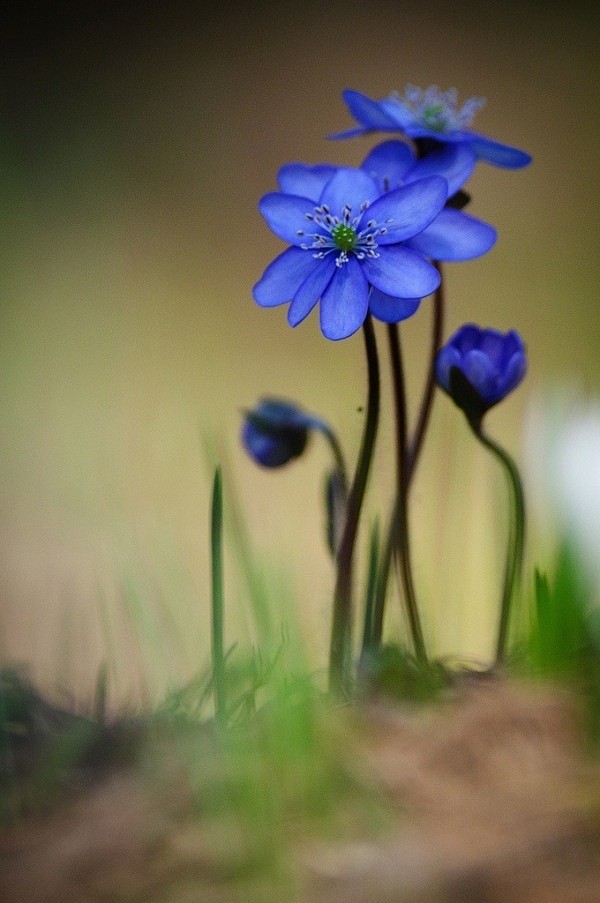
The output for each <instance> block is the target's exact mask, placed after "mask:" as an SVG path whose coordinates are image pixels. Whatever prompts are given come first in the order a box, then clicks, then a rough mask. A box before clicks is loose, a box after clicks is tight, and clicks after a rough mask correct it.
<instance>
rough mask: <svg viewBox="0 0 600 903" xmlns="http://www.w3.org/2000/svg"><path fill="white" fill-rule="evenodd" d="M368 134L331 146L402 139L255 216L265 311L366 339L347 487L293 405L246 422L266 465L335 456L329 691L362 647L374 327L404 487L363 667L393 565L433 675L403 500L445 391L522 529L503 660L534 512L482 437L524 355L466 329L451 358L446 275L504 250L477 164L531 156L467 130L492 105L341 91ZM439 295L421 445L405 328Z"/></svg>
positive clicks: (508, 586)
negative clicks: (356, 571)
mask: <svg viewBox="0 0 600 903" xmlns="http://www.w3.org/2000/svg"><path fill="white" fill-rule="evenodd" d="M344 100H345V101H346V104H347V106H348V108H349V110H350V113H351V114H352V116H353V117H354V118H355V120H356V121H357V123H358V126H357V127H356V128H353V129H350V130H348V131H345V132H341V133H337V134H335V135H331V136H330V137H332V138H350V137H354V136H357V135H365V134H369V133H371V132H375V131H378V132H388V133H389V132H398V133H401V134H402V135H404V136H405V138H406V139H408V140H400V139H399V138H397V137H394V138H391V139H388V140H385V141H383V142H380V143H379V144H377V145H376V146H375V147H373V148H372V149H371V150H370V151H369V153H368V154H367V155H366V157H364V159H363V160H362V162H361V163H360V164H359V165H357V166H338V165H335V164H334V163H319V164H317V165H310V164H306V163H302V162H293V163H288V164H286V165H284V166H282V167H281V168H280V169H279V172H278V174H277V190H274V191H271V192H269V193H268V194H266V195H264V196H263V197H262V198H261V200H260V202H259V205H258V206H259V210H260V213H261V214H262V216H263V217H264V219H265V221H266V223H267V225H268V226H269V228H270V229H271V231H272V232H274V233H275V235H276V236H277V237H278V238H280V239H282V240H283V241H284V242H285V243H286V244H287V246H288V247H287V248H286V249H285V250H283V251H282V252H281V253H280V254H279V256H277V257H276V258H275V260H273V262H272V263H271V264H269V266H267V268H266V270H265V271H264V273H263V275H262V277H261V278H260V279H259V280H258V282H257V283H256V284H255V285H254V288H253V296H254V300H255V301H256V303H257V304H258V305H260V306H261V307H276V306H279V305H283V304H288V305H289V307H288V312H287V317H288V322H289V323H290V325H291V326H297V325H298V324H299V323H301V322H302V321H303V320H304V319H305V318H306V317H307V316H308V315H309V314H310V313H311V311H312V310H314V309H315V307H317V305H318V306H319V318H320V326H321V331H322V333H323V335H324V336H325V337H326V338H327V339H330V340H333V341H338V340H341V339H345V338H348V337H349V336H351V335H353V334H354V333H356V332H357V331H358V330H359V329H361V327H362V329H363V334H364V340H365V350H366V356H367V371H368V393H367V405H366V416H365V423H364V432H363V439H362V443H361V448H360V453H359V456H358V461H357V464H356V470H355V474H354V478H353V480H352V481H351V482H350V481H348V480H347V474H346V468H345V464H344V457H343V455H342V452H341V447H340V445H339V443H338V440H337V437H336V436H335V434H334V432H333V430H332V429H331V428H330V427H329V426H328V425H326V424H325V423H324V421H321V420H320V419H319V418H317V417H315V416H313V415H309V414H306V413H304V412H303V411H302V410H301V409H300V408H298V407H297V406H296V405H294V404H292V403H290V402H284V401H280V400H278V399H274V398H268V399H264V400H263V401H262V402H260V403H259V404H258V405H257V407H255V408H254V409H253V410H252V411H247V412H246V414H245V420H244V424H243V426H242V442H243V444H244V447H245V448H246V450H247V452H248V454H249V455H250V456H251V457H252V458H253V459H254V460H255V461H256V462H257V463H258V464H260V465H262V466H265V467H270V468H273V467H280V466H282V465H284V464H286V463H287V462H289V461H291V460H293V459H295V458H298V457H299V456H300V455H301V454H302V453H303V452H304V449H305V447H306V444H307V440H308V437H309V435H310V433H311V431H313V430H317V431H319V432H320V433H321V434H322V435H323V436H325V438H326V439H327V441H328V442H329V444H330V447H331V450H332V452H333V456H334V465H333V469H332V470H330V472H329V474H328V476H327V481H326V494H325V495H326V510H327V536H328V544H329V548H330V551H331V553H332V555H333V557H334V559H335V561H336V566H337V577H336V584H335V592H334V602H333V625H332V633H331V647H330V679H331V682H332V685H333V686H335V687H336V688H340V689H345V688H346V686H347V683H346V681H347V677H348V662H349V659H350V655H351V649H352V642H351V631H352V623H353V616H352V592H351V590H352V568H353V550H354V544H355V540H356V537H357V533H358V521H359V517H360V513H361V507H362V502H363V498H364V494H365V489H366V485H367V479H368V474H369V469H370V465H371V462H372V459H373V452H374V448H375V441H376V435H377V425H378V418H379V406H380V398H379V395H380V391H379V385H380V376H379V362H378V354H377V342H376V336H375V329H374V326H373V322H372V320H373V319H375V320H379V321H382V322H384V323H385V324H386V328H387V334H388V345H389V351H390V361H391V370H392V379H393V384H394V396H395V410H394V413H395V417H396V437H397V443H396V444H397V448H396V459H397V467H396V472H397V486H396V496H395V501H394V506H393V512H392V515H391V518H390V522H389V525H388V528H387V539H386V541H385V543H384V545H383V549H382V552H381V556H380V559H379V558H378V555H377V542H376V541H375V539H374V540H373V549H372V556H373V560H372V562H371V570H370V575H371V576H370V585H371V592H370V595H369V601H368V605H367V607H366V612H365V621H364V634H363V647H362V653H361V660H364V661H366V660H367V659H370V657H371V654H372V652H373V650H377V649H378V647H379V645H380V643H381V635H382V628H383V611H384V605H385V599H386V586H387V581H388V576H389V574H390V571H391V562H392V557H393V553H394V551H395V553H396V555H397V556H398V559H399V562H400V567H399V569H398V572H399V574H400V579H401V580H402V584H403V586H402V596H403V599H404V602H405V605H406V615H407V623H408V625H409V628H410V631H411V637H412V641H413V646H414V650H415V654H416V657H417V658H418V659H419V660H421V661H426V642H425V637H424V635H423V631H422V628H421V623H420V616H419V608H418V604H417V598H416V592H415V587H414V584H413V578H412V571H411V564H410V554H409V549H410V543H409V540H408V532H409V518H408V514H407V504H408V490H409V485H410V481H411V477H412V474H413V472H414V469H415V464H416V460H417V458H418V456H419V453H420V450H421V447H422V444H423V439H424V436H425V432H426V428H427V424H428V420H429V415H430V411H431V403H432V398H433V394H434V388H435V384H436V382H437V384H438V386H440V387H441V389H442V390H444V391H445V392H446V393H447V394H448V395H450V397H451V398H452V399H453V400H454V402H455V403H456V404H457V405H458V406H459V407H460V408H461V409H462V410H463V411H464V413H465V415H466V417H467V420H468V423H469V426H470V427H471V430H472V432H473V433H474V434H475V436H476V437H477V438H478V439H479V440H480V442H481V443H482V444H483V446H484V447H485V448H486V449H488V450H489V451H490V452H491V453H492V454H493V455H494V456H495V458H496V459H497V460H498V461H499V462H500V463H501V464H502V466H503V467H504V469H505V472H506V474H507V477H508V481H509V491H510V494H511V511H512V512H513V524H512V526H511V529H510V531H509V544H508V555H507V563H506V569H505V581H504V588H503V593H502V600H501V606H500V609H501V614H500V623H499V629H498V641H497V646H496V660H497V661H498V662H500V661H502V658H503V656H504V652H505V646H506V641H507V636H508V623H509V612H510V605H511V599H512V595H513V593H514V591H515V587H516V586H517V583H518V579H519V574H520V567H521V561H522V556H523V538H524V523H525V518H524V503H523V493H522V490H521V484H520V479H519V476H518V471H517V469H516V466H515V465H514V462H513V461H512V459H511V458H510V456H509V455H508V454H507V453H506V452H505V451H504V450H503V449H502V448H501V447H500V446H499V445H498V444H497V443H496V442H494V441H493V440H492V439H491V438H490V437H489V436H487V434H486V433H485V432H484V430H483V424H482V421H483V417H484V415H485V413H486V412H487V411H488V410H489V409H490V408H491V407H492V406H493V405H495V404H497V403H498V402H499V401H501V399H503V398H504V397H505V396H506V395H507V394H508V393H509V392H511V391H512V390H513V389H514V388H516V386H517V385H518V384H519V383H520V382H521V380H522V379H523V377H524V375H525V370H526V366H527V364H526V355H525V346H524V343H523V341H522V339H521V337H520V336H519V335H518V333H516V332H515V331H514V330H511V331H510V332H508V333H507V334H503V333H501V332H498V331H497V330H495V329H481V328H480V327H478V326H475V325H473V324H467V325H466V326H463V327H462V328H461V329H459V330H458V331H457V332H456V333H455V334H454V335H453V336H452V337H451V338H450V339H449V341H448V342H447V343H446V344H445V345H444V346H442V326H443V308H444V305H445V293H444V292H443V291H442V264H443V265H444V266H445V265H446V264H447V263H457V262H461V261H468V260H473V259H474V258H477V257H480V256H481V255H483V254H486V253H487V252H488V251H490V249H491V248H492V247H493V246H494V244H495V242H496V240H497V233H496V230H495V228H494V227H493V226H492V225H490V224H489V223H486V222H485V221H484V220H481V219H479V218H477V217H475V216H472V215H471V214H470V213H469V214H467V213H465V209H464V208H465V207H466V206H467V204H469V203H470V201H471V196H470V194H469V193H467V192H466V190H465V185H466V184H467V183H468V180H469V179H470V177H471V175H472V174H473V172H474V170H475V167H476V165H477V163H478V161H485V162H487V163H490V164H493V165H495V166H497V167H501V168H504V169H520V168H522V167H524V166H526V165H527V164H528V163H529V162H530V160H531V158H530V157H529V155H528V154H526V153H525V152H523V151H521V150H518V149H517V148H514V147H511V146H509V145H506V144H501V143H499V142H497V141H494V140H492V139H491V138H487V137H486V136H485V135H482V134H480V133H478V132H475V131H473V130H472V129H471V124H472V121H473V118H474V116H475V114H476V113H477V112H478V111H479V110H480V109H481V107H482V106H483V103H484V101H483V100H482V99H480V98H471V99H469V100H467V101H466V102H465V103H463V104H462V105H459V103H458V97H457V93H456V91H455V90H454V89H451V90H449V91H440V90H439V88H437V87H435V86H433V87H430V88H427V89H426V90H424V91H423V90H421V89H420V88H415V87H414V86H412V85H409V86H407V87H406V89H405V91H404V93H403V94H402V95H401V94H398V93H392V94H390V95H389V96H388V97H386V98H383V99H380V100H373V99H371V98H369V97H367V96H366V95H365V94H361V93H359V92H358V91H345V92H344ZM430 295H433V308H434V309H433V318H432V342H431V344H430V348H431V351H430V360H429V369H428V377H427V382H426V385H425V389H424V392H423V396H422V399H421V405H420V410H419V412H418V417H417V421H416V426H415V428H414V431H413V435H412V436H410V435H409V432H410V431H409V429H408V425H407V412H406V405H405V386H404V373H403V366H402V357H401V350H400V331H399V328H398V324H399V323H400V322H401V321H403V320H405V319H407V318H408V317H411V316H412V315H413V314H415V313H416V311H417V310H418V308H419V306H420V303H421V301H422V299H423V298H426V297H427V296H430Z"/></svg>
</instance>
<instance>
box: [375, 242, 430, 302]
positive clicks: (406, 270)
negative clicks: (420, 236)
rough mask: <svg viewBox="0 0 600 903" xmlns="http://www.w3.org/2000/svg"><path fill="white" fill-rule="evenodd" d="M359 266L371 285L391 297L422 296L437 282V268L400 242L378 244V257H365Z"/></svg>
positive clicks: (428, 293) (427, 293)
mask: <svg viewBox="0 0 600 903" xmlns="http://www.w3.org/2000/svg"><path fill="white" fill-rule="evenodd" d="M362 266H363V270H364V272H365V275H366V277H367V279H368V280H369V282H370V283H371V285H374V286H375V288H378V289H379V290H380V291H382V292H384V293H385V294H386V295H392V296H393V297H394V298H425V297H426V296H427V295H430V294H431V293H432V292H434V291H435V290H436V288H437V287H438V285H439V284H440V278H441V277H440V274H439V273H438V271H437V270H436V268H435V267H434V266H432V265H431V264H430V263H429V261H427V260H425V259H424V258H423V257H421V255H420V254H417V253H415V251H411V250H410V248H404V247H402V246H401V245H386V246H385V247H380V248H379V257H375V258H372V257H365V259H364V260H363V261H362Z"/></svg>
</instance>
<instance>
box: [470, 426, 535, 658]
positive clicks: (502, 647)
mask: <svg viewBox="0 0 600 903" xmlns="http://www.w3.org/2000/svg"><path fill="white" fill-rule="evenodd" d="M467 420H468V422H469V426H470V427H471V429H472V430H473V433H474V434H475V436H476V437H477V438H478V439H479V441H480V442H481V443H482V445H484V446H485V447H486V448H487V449H488V450H489V451H490V452H491V453H492V454H493V455H494V457H495V458H496V459H497V460H498V461H499V462H500V464H501V465H502V466H503V468H504V472H505V473H506V476H507V479H508V487H509V493H510V498H511V509H512V510H511V519H510V524H509V533H508V543H507V554H506V566H505V570H504V585H503V588H502V598H501V600H500V621H499V625H498V640H497V643H496V660H495V663H496V665H497V666H498V665H501V664H502V662H503V660H504V656H505V654H506V646H507V640H508V628H509V622H510V611H511V605H512V600H513V597H514V594H515V589H516V587H517V585H518V582H519V580H520V577H521V569H522V566H523V549H524V545H525V498H524V494H523V486H522V483H521V477H520V476H519V471H518V469H517V465H516V464H515V462H514V461H513V459H512V458H511V457H510V455H509V454H508V452H507V451H505V449H503V448H502V447H501V446H500V445H498V443H497V442H495V441H494V440H493V439H490V437H489V436H488V435H486V433H484V431H483V427H482V421H481V418H480V419H479V420H469V418H467Z"/></svg>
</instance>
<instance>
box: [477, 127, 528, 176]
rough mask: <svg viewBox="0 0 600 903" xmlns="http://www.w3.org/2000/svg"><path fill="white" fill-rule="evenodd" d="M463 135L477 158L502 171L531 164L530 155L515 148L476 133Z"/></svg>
mask: <svg viewBox="0 0 600 903" xmlns="http://www.w3.org/2000/svg"><path fill="white" fill-rule="evenodd" d="M463 134H464V135H465V138H466V139H468V141H469V143H470V145H471V147H472V148H473V150H474V151H475V153H476V154H477V157H478V158H479V159H480V160H485V162H486V163H491V164H492V165H493V166H501V167H502V168H503V169H523V167H524V166H527V165H528V164H529V163H531V157H530V155H529V154H526V153H525V151H522V150H519V149H518V148H517V147H511V146H510V145H509V144H501V143H500V142H499V141H492V139H491V138H487V137H486V136H485V135H479V134H477V132H464V133H463Z"/></svg>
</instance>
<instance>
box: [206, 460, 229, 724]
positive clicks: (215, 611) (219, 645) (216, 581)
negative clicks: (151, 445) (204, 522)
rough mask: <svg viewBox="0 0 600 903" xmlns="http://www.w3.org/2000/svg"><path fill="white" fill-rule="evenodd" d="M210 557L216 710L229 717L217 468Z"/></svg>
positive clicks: (220, 496)
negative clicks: (224, 649)
mask: <svg viewBox="0 0 600 903" xmlns="http://www.w3.org/2000/svg"><path fill="white" fill-rule="evenodd" d="M210 559H211V576H212V661H213V687H214V694H215V713H216V718H217V721H218V722H220V723H223V721H224V719H225V705H226V693H225V654H224V651H223V485H222V479H221V469H220V467H217V469H216V470H215V476H214V480H213V488H212V502H211V517H210Z"/></svg>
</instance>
